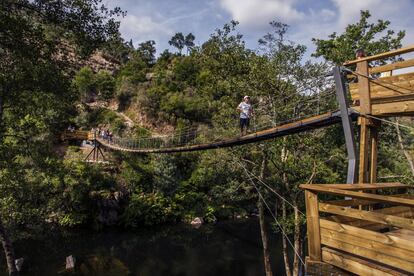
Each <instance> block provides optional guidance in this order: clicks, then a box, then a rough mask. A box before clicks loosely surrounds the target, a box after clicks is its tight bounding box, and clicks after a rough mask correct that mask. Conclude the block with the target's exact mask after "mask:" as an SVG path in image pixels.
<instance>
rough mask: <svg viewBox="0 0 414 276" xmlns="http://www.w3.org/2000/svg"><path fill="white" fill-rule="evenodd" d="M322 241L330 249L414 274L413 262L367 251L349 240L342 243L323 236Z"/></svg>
mask: <svg viewBox="0 0 414 276" xmlns="http://www.w3.org/2000/svg"><path fill="white" fill-rule="evenodd" d="M321 241H322V243H323V244H324V245H327V246H329V247H332V248H336V249H340V250H341V251H345V252H348V253H351V254H355V255H357V256H360V257H363V258H368V259H370V260H373V261H377V262H380V263H383V264H385V265H389V266H393V267H395V268H399V269H403V270H405V271H407V272H414V263H413V262H411V261H408V260H403V259H400V258H397V257H393V256H390V255H386V254H383V253H379V252H377V251H374V250H367V249H366V248H364V247H361V246H357V245H354V244H351V243H349V242H350V241H348V240H347V241H341V240H336V239H333V238H330V237H327V236H321Z"/></svg>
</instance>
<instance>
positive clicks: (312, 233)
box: [305, 191, 322, 261]
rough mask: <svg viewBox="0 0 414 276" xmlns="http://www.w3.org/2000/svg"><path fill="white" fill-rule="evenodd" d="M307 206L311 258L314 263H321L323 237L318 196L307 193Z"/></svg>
mask: <svg viewBox="0 0 414 276" xmlns="http://www.w3.org/2000/svg"><path fill="white" fill-rule="evenodd" d="M305 204H306V223H307V234H308V251H309V257H310V259H311V260H313V261H320V260H321V259H322V255H321V235H320V232H319V231H320V228H319V210H318V209H319V208H318V195H317V194H316V193H313V192H311V191H305Z"/></svg>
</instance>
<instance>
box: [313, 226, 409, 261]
mask: <svg viewBox="0 0 414 276" xmlns="http://www.w3.org/2000/svg"><path fill="white" fill-rule="evenodd" d="M321 236H325V237H329V238H332V239H334V240H339V241H346V243H349V244H352V245H356V246H360V247H364V248H366V249H367V250H373V251H376V252H378V253H382V254H385V255H390V256H393V257H398V258H401V259H403V260H407V261H412V260H414V252H413V251H411V250H407V249H401V248H397V247H394V246H392V245H389V244H383V243H381V242H378V241H372V240H367V239H366V238H365V237H361V236H359V237H357V236H352V235H349V234H346V233H343V232H339V231H336V230H332V229H326V228H321Z"/></svg>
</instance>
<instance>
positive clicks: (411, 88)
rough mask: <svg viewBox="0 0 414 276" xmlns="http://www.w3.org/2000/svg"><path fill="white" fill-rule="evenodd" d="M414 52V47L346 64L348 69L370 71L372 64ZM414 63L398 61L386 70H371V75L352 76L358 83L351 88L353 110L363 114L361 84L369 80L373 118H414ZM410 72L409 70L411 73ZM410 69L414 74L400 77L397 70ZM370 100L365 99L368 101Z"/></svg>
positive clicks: (355, 74)
mask: <svg viewBox="0 0 414 276" xmlns="http://www.w3.org/2000/svg"><path fill="white" fill-rule="evenodd" d="M413 51H414V46H409V47H405V48H401V49H398V50H395V51H390V52H386V53H383V54H379V55H374V56H370V57H366V58H362V59H358V60H353V61H349V62H346V63H345V64H344V65H345V66H348V67H349V66H354V65H356V64H358V65H361V64H363V63H365V66H368V67H369V64H368V62H371V61H377V60H382V61H384V60H386V59H387V58H390V57H395V56H398V55H401V54H405V53H409V52H413ZM413 67H414V59H408V60H403V61H398V62H395V63H389V64H385V65H382V66H376V67H369V68H368V71H367V72H368V74H366V75H365V74H364V73H362V74H361V73H360V72H352V73H351V72H350V73H349V75H348V77H349V78H350V79H353V80H354V81H355V82H354V83H350V84H349V91H350V94H351V97H352V101H353V106H352V108H354V109H355V110H356V111H360V100H361V93H360V89H362V87H361V86H360V83H361V82H364V81H366V80H367V79H369V84H368V85H369V99H368V101H369V104H370V105H371V107H370V109H371V112H370V114H371V115H374V116H412V115H414V68H413ZM407 68H409V69H407ZM399 69H407V70H408V71H411V72H408V73H407V72H405V73H403V74H396V73H395V70H399ZM366 100H367V99H366V98H365V101H366Z"/></svg>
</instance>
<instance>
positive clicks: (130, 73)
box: [117, 52, 147, 85]
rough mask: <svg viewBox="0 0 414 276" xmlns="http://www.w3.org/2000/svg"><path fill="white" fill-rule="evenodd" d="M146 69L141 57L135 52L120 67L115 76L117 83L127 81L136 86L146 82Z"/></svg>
mask: <svg viewBox="0 0 414 276" xmlns="http://www.w3.org/2000/svg"><path fill="white" fill-rule="evenodd" d="M146 69H147V65H146V64H145V62H144V61H143V60H142V57H141V55H140V54H139V53H138V52H135V53H133V54H132V55H131V56H130V59H129V61H128V62H127V63H126V64H124V65H123V66H122V67H121V69H120V71H119V73H118V74H117V81H118V82H122V81H129V82H131V83H133V84H135V85H137V84H139V83H140V82H144V81H145V80H146V79H145V74H146Z"/></svg>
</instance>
